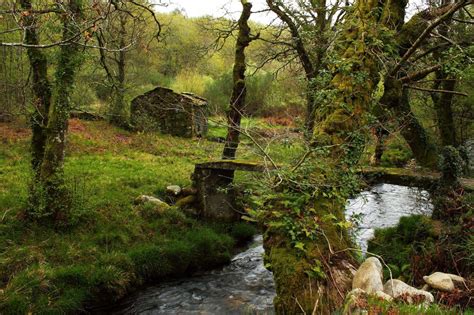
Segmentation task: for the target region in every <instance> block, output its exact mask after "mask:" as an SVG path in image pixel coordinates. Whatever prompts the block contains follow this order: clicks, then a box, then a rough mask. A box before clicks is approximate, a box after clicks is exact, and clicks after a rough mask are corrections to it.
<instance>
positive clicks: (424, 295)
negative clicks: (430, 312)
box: [383, 279, 434, 304]
mask: <svg viewBox="0 0 474 315" xmlns="http://www.w3.org/2000/svg"><path fill="white" fill-rule="evenodd" d="M383 291H384V292H385V293H386V294H388V295H390V296H391V297H393V298H394V299H397V298H400V297H403V298H404V299H405V300H406V301H407V302H408V303H410V304H414V303H415V302H417V301H418V300H419V298H421V299H422V300H423V302H424V303H425V304H430V303H433V302H434V296H433V294H431V293H429V292H426V291H423V290H418V289H417V288H414V287H412V286H409V285H408V284H406V283H405V282H403V281H400V280H397V279H394V280H388V281H387V283H385V285H384V288H383Z"/></svg>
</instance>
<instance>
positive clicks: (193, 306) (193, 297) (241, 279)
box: [116, 235, 275, 315]
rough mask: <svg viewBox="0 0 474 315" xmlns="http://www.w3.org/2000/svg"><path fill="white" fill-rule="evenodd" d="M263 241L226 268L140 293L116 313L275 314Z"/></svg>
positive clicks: (270, 279) (256, 238) (270, 278)
mask: <svg viewBox="0 0 474 315" xmlns="http://www.w3.org/2000/svg"><path fill="white" fill-rule="evenodd" d="M262 243H263V241H262V236H261V235H259V236H257V237H255V239H254V241H253V243H252V244H251V246H250V247H249V249H247V250H246V251H245V252H242V253H240V254H238V255H237V256H235V257H234V258H233V259H232V261H231V263H230V264H229V265H228V266H225V267H224V268H222V269H218V270H214V271H211V272H208V273H205V274H202V275H199V276H194V277H191V278H188V279H182V280H176V281H172V282H167V283H163V284H161V285H158V286H154V287H150V288H148V289H145V290H144V291H141V292H138V293H137V294H135V295H134V296H131V297H130V298H129V299H127V301H125V303H124V304H123V305H122V306H121V307H122V310H121V311H119V312H117V313H116V314H166V315H171V314H186V315H187V314H219V315H220V314H223V315H226V314H229V315H232V314H236V315H237V314H239V315H240V314H273V313H274V312H273V298H274V297H275V285H274V283H273V276H272V273H271V272H270V271H268V270H267V269H265V267H264V266H263V252H264V251H263V245H262Z"/></svg>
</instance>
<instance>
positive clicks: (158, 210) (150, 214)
mask: <svg viewBox="0 0 474 315" xmlns="http://www.w3.org/2000/svg"><path fill="white" fill-rule="evenodd" d="M135 204H136V205H143V206H139V207H137V210H138V212H139V213H140V215H141V216H142V217H144V218H157V217H160V216H162V215H163V214H164V213H165V212H166V211H167V210H168V209H170V208H171V207H170V205H168V204H167V203H166V202H164V201H162V200H160V199H158V198H156V197H153V196H147V195H140V196H138V197H137V198H136V199H135ZM147 205H151V207H148V206H147Z"/></svg>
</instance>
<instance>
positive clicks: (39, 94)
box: [0, 0, 152, 224]
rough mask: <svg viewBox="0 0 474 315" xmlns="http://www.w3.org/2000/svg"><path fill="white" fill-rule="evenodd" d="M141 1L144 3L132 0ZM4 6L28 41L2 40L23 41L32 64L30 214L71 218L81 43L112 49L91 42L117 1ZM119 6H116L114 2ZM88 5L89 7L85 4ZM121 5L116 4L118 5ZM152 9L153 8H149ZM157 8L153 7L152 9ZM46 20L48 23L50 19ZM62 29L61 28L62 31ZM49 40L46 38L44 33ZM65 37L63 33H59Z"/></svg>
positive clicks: (73, 0) (10, 44)
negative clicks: (68, 152)
mask: <svg viewBox="0 0 474 315" xmlns="http://www.w3.org/2000/svg"><path fill="white" fill-rule="evenodd" d="M129 2H130V3H132V4H135V5H136V6H139V7H142V8H145V9H146V8H147V7H146V6H145V5H143V4H140V3H137V2H134V1H129ZM114 3H115V2H114ZM19 4H20V6H21V10H18V8H16V5H15V4H11V7H10V8H9V7H6V8H5V9H4V10H3V8H2V13H3V14H9V15H11V16H12V17H13V18H14V19H15V20H16V21H19V23H18V25H17V26H18V27H16V28H12V29H10V30H7V31H6V32H7V33H18V32H24V40H23V42H4V41H1V42H0V46H4V47H24V48H26V50H27V54H28V58H29V63H30V67H31V70H32V74H33V76H32V88H33V93H34V98H33V104H32V105H33V106H32V109H33V113H32V115H31V128H32V132H33V134H32V142H31V148H32V169H33V179H32V182H31V186H30V196H29V207H28V210H27V213H26V216H27V217H29V218H31V219H35V220H43V219H44V220H47V221H52V222H54V223H61V224H63V223H67V220H68V214H69V213H68V212H69V211H70V210H71V201H72V200H71V195H70V192H69V190H68V188H67V183H66V182H65V179H64V174H63V173H64V170H63V164H64V156H65V148H66V133H67V129H68V119H69V115H70V111H71V106H72V104H71V101H70V97H71V94H72V91H73V88H74V78H75V74H76V72H77V70H78V68H79V66H80V64H81V62H82V59H83V56H82V49H81V48H83V47H84V48H88V47H90V48H95V49H100V50H103V49H108V48H107V47H103V46H100V45H94V44H93V43H91V39H92V38H93V33H94V32H95V31H96V29H97V28H98V25H99V24H100V23H101V22H105V21H107V18H108V16H109V14H110V13H111V12H112V11H113V9H114V6H113V4H112V1H111V2H95V3H94V4H93V5H92V6H90V7H86V6H84V5H83V2H82V1H81V0H68V1H66V2H65V3H64V4H57V5H54V6H50V5H48V3H42V4H38V5H37V6H33V4H32V2H31V0H21V1H20V3H19ZM115 8H116V7H115ZM86 9H87V10H86ZM116 9H117V8H116ZM148 10H149V11H151V9H149V8H148ZM151 12H152V11H151ZM46 22H47V23H46ZM58 30H60V32H61V34H58ZM43 33H46V34H47V35H48V36H45V37H47V38H48V40H49V41H47V42H45V43H42V42H41V39H40V34H43ZM58 38H60V39H58ZM49 50H53V51H54V52H56V53H57V60H55V61H56V68H55V73H54V77H53V78H54V79H53V80H52V81H51V80H50V77H49V75H48V72H49V68H50V65H51V64H52V63H53V62H52V61H51V60H50V58H51V56H50V54H47V53H46V51H49Z"/></svg>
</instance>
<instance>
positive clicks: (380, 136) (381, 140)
mask: <svg viewBox="0 0 474 315" xmlns="http://www.w3.org/2000/svg"><path fill="white" fill-rule="evenodd" d="M388 134H389V133H388V131H387V129H385V128H384V127H383V126H377V127H376V128H375V137H376V143H375V152H374V156H373V158H372V160H371V164H372V165H374V166H379V165H380V163H381V162H382V155H383V152H384V151H385V138H387V136H388Z"/></svg>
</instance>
